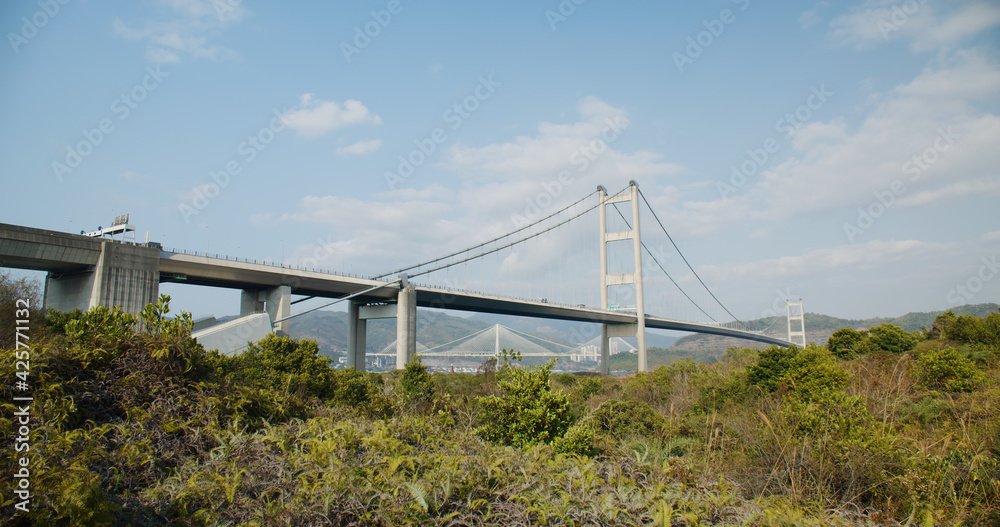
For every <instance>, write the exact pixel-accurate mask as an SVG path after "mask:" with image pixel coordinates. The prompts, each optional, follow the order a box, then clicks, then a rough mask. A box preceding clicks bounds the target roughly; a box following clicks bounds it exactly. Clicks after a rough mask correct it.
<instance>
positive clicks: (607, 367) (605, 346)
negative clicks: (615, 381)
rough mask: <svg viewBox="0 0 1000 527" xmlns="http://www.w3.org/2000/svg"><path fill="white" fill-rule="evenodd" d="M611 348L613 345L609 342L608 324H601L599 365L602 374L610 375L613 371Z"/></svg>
mask: <svg viewBox="0 0 1000 527" xmlns="http://www.w3.org/2000/svg"><path fill="white" fill-rule="evenodd" d="M610 348H611V346H610V344H609V343H608V325H607V324H601V360H600V362H599V367H598V372H599V373H600V374H601V375H608V374H609V373H611V354H610Z"/></svg>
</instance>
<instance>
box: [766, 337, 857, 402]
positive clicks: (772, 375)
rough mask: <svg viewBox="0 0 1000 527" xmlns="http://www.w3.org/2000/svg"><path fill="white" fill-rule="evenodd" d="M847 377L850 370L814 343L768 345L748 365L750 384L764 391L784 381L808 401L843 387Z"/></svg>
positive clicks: (773, 389)
mask: <svg viewBox="0 0 1000 527" xmlns="http://www.w3.org/2000/svg"><path fill="white" fill-rule="evenodd" d="M849 379H850V374H849V373H848V372H847V370H845V369H844V368H843V367H842V366H840V365H839V364H837V362H836V360H834V358H833V355H832V354H831V353H830V352H829V351H828V350H826V349H824V348H820V347H818V346H815V345H813V344H810V345H808V346H806V347H805V348H799V347H797V346H794V345H792V346H789V347H787V348H781V347H778V346H771V347H770V348H767V349H765V350H763V351H761V352H760V358H759V359H758V361H757V364H752V365H750V366H749V367H748V368H747V381H748V382H749V383H750V384H753V385H756V386H759V387H760V388H761V389H762V390H764V391H765V392H774V391H775V390H777V388H778V386H779V385H782V384H784V385H787V387H788V388H789V389H790V390H791V391H792V392H794V393H795V394H797V395H798V396H799V397H801V398H803V399H804V400H807V401H808V400H810V399H812V398H814V397H818V396H820V395H821V394H823V393H825V392H829V391H837V390H842V389H843V388H844V386H845V385H846V384H847V381H848V380H849Z"/></svg>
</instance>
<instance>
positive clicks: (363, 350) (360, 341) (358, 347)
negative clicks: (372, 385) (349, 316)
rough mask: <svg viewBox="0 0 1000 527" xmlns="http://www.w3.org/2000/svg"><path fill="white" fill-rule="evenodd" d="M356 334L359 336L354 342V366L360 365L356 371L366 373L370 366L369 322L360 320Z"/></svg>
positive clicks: (356, 367)
mask: <svg viewBox="0 0 1000 527" xmlns="http://www.w3.org/2000/svg"><path fill="white" fill-rule="evenodd" d="M354 333H355V335H357V337H356V340H355V341H354V364H356V365H360V366H355V367H354V369H356V370H358V371H365V368H367V366H368V362H367V358H368V320H366V319H363V318H359V319H358V322H357V327H356V329H355V331H354Z"/></svg>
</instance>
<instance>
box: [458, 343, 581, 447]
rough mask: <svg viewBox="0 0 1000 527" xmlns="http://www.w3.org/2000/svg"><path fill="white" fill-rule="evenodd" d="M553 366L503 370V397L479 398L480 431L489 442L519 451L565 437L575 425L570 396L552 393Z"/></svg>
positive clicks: (500, 378) (499, 374) (500, 381)
mask: <svg viewBox="0 0 1000 527" xmlns="http://www.w3.org/2000/svg"><path fill="white" fill-rule="evenodd" d="M553 364H554V362H550V363H549V364H548V365H546V366H539V367H535V368H532V369H530V370H524V369H520V368H510V367H509V368H504V369H503V370H501V372H499V373H498V374H497V379H498V380H497V385H498V386H499V388H500V389H501V390H502V391H503V394H502V395H499V396H497V395H491V396H489V397H479V398H478V402H479V404H480V405H481V406H482V407H483V425H482V426H480V427H479V428H478V429H477V430H476V432H477V433H478V434H479V435H480V436H482V437H483V438H484V439H486V440H487V441H493V442H494V443H500V444H504V445H510V446H514V447H518V448H520V447H526V446H531V445H534V444H538V443H551V442H552V441H554V440H555V439H557V438H560V437H562V436H563V435H564V434H565V433H566V431H567V430H569V427H570V424H572V423H571V420H572V416H571V415H570V408H569V400H568V399H567V398H566V394H564V393H563V392H561V391H559V392H553V391H552V386H551V383H550V381H549V375H550V373H551V372H552V366H553Z"/></svg>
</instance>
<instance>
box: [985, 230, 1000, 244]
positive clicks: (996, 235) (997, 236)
mask: <svg viewBox="0 0 1000 527" xmlns="http://www.w3.org/2000/svg"><path fill="white" fill-rule="evenodd" d="M980 240H981V241H984V242H1000V231H993V232H988V233H986V234H984V235H983V237H982V238H980Z"/></svg>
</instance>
